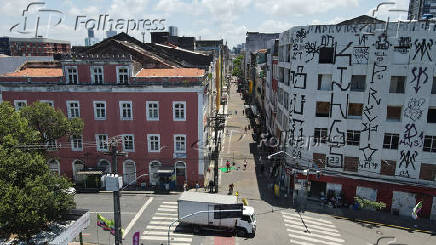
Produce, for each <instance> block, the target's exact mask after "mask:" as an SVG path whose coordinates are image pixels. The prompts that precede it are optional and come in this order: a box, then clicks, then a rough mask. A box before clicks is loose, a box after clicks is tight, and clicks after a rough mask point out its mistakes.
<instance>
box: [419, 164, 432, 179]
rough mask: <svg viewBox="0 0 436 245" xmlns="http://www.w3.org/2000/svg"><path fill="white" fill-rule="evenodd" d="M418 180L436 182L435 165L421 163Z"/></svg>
mask: <svg viewBox="0 0 436 245" xmlns="http://www.w3.org/2000/svg"><path fill="white" fill-rule="evenodd" d="M419 178H420V179H423V180H430V181H435V180H436V164H428V163H421V169H420V173H419Z"/></svg>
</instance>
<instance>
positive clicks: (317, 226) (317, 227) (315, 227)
mask: <svg viewBox="0 0 436 245" xmlns="http://www.w3.org/2000/svg"><path fill="white" fill-rule="evenodd" d="M285 223H289V224H293V225H303V223H301V221H294V220H287V219H285ZM285 225H286V224H285ZM306 225H307V224H306ZM307 227H309V228H311V229H319V230H324V231H330V232H338V230H336V229H332V228H326V227H323V226H319V225H307Z"/></svg>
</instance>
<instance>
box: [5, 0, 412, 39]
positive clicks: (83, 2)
mask: <svg viewBox="0 0 436 245" xmlns="http://www.w3.org/2000/svg"><path fill="white" fill-rule="evenodd" d="M382 2H391V3H395V4H385V5H383V6H381V7H380V8H379V10H378V11H377V12H376V13H375V16H376V17H377V18H379V19H382V20H387V18H388V17H389V18H390V20H398V19H401V20H404V19H407V13H405V12H398V11H397V12H394V11H389V10H392V9H397V10H398V9H400V10H407V9H408V5H409V0H387V1H379V0H0V6H1V7H0V20H1V21H0V36H12V37H34V36H35V29H36V28H35V27H36V26H37V25H36V23H37V21H36V20H37V19H38V18H37V17H38V16H39V25H38V35H39V36H43V37H47V38H52V39H61V40H68V41H70V42H71V43H72V45H73V46H76V45H84V39H85V37H86V36H87V28H90V27H92V26H94V30H95V35H96V37H97V38H99V39H100V40H101V39H103V38H104V37H105V32H104V31H107V30H108V29H109V28H110V26H112V28H113V29H116V30H117V31H118V32H120V31H121V30H122V31H124V32H126V30H127V29H128V30H129V31H128V34H129V35H131V36H134V37H135V38H137V39H139V40H142V39H143V36H144V39H145V41H146V42H149V41H150V31H151V30H149V29H156V28H157V29H164V28H167V27H168V26H177V27H178V32H179V36H193V37H195V38H196V39H202V40H206V39H207V40H210V39H224V42H227V44H228V45H229V47H233V46H235V45H237V44H239V43H243V42H245V34H246V32H247V31H250V32H254V31H258V32H266V33H274V32H283V31H286V30H288V29H289V28H291V27H293V26H300V25H327V24H336V23H338V22H340V21H343V20H346V19H351V18H354V17H357V16H360V15H363V14H367V15H371V14H372V12H373V11H372V10H373V9H374V8H376V7H377V5H378V4H379V3H382ZM30 3H33V4H30ZM29 4H30V5H29ZM26 9H27V11H25V10H26ZM23 13H24V16H23ZM99 16H102V17H100V26H98V20H99ZM104 16H106V21H104ZM25 17H27V21H26V22H25V21H24V20H25ZM24 23H26V28H24ZM103 23H105V24H104V29H103ZM127 24H129V26H127ZM97 28H98V30H97ZM24 32H25V33H24ZM142 33H144V35H143V34H142Z"/></svg>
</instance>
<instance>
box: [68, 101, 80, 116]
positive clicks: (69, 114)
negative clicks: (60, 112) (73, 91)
mask: <svg viewBox="0 0 436 245" xmlns="http://www.w3.org/2000/svg"><path fill="white" fill-rule="evenodd" d="M66 103H67V116H68V118H76V117H80V102H79V101H78V100H67V101H66ZM71 103H77V106H78V114H79V115H78V116H74V117H73V115H71V105H70V104H71Z"/></svg>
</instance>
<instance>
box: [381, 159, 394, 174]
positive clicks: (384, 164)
mask: <svg viewBox="0 0 436 245" xmlns="http://www.w3.org/2000/svg"><path fill="white" fill-rule="evenodd" d="M396 165H397V162H395V161H392V160H381V166H380V174H383V175H388V176H394V175H395V168H396Z"/></svg>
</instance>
